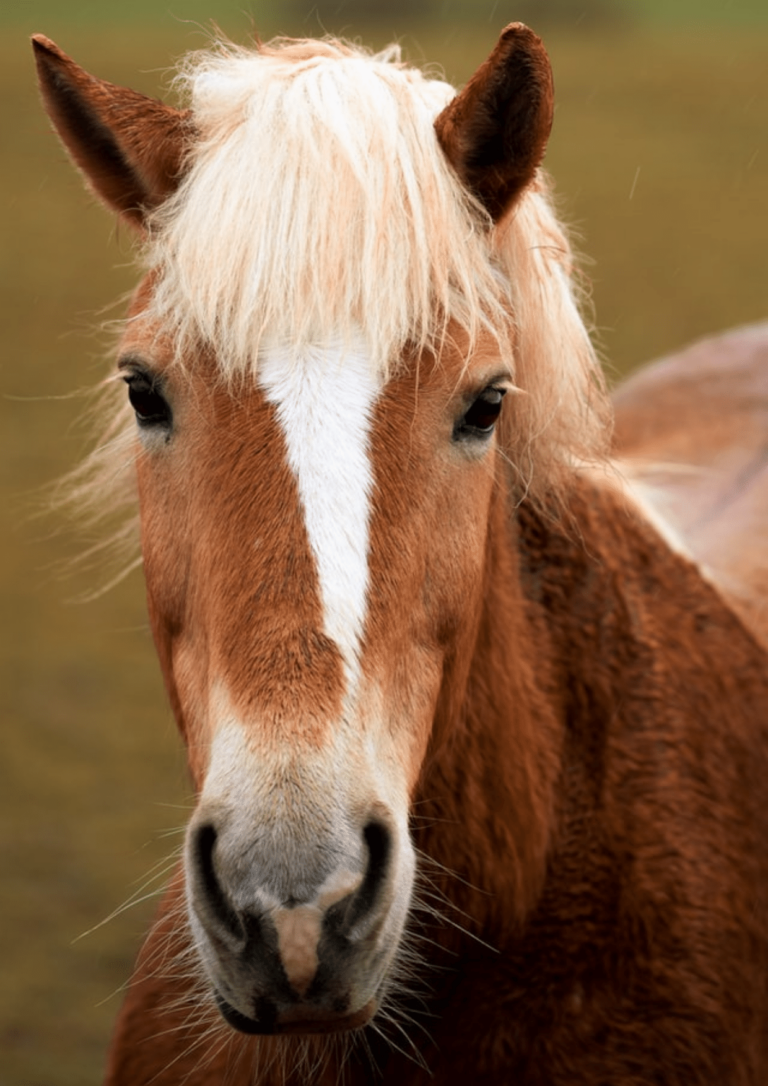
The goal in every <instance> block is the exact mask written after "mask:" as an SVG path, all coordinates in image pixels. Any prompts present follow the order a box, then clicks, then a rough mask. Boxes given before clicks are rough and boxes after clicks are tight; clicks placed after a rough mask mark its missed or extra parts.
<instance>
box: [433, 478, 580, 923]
mask: <svg viewBox="0 0 768 1086" xmlns="http://www.w3.org/2000/svg"><path fill="white" fill-rule="evenodd" d="M497 490H498V493H497V495H496V500H495V501H494V505H493V511H492V514H491V521H490V524H489V533H488V542H487V552H486V564H485V575H484V584H483V599H482V603H481V608H480V615H479V622H478V627H477V634H476V639H475V642H474V649H473V651H472V652H471V654H470V655H469V658H468V663H467V662H466V661H465V662H464V663H463V665H462V664H461V663H460V662H459V661H458V660H454V661H452V662H451V663H450V664H449V666H448V667H447V668H446V672H445V678H444V683H443V688H442V692H441V698H440V702H439V705H438V709H437V713H436V717H435V724H434V731H433V741H432V746H431V749H430V752H429V755H428V758H427V760H426V762H425V767H424V771H423V773H422V778H421V781H420V786H419V795H418V796H417V797H416V804H415V806H414V812H415V813H414V836H415V840H416V844H417V847H418V848H419V849H420V850H421V852H422V854H423V856H424V860H423V865H424V870H423V874H424V878H425V881H426V884H427V887H428V891H427V893H429V890H430V889H435V888H436V889H437V892H438V895H443V896H444V897H446V898H447V899H449V901H450V902H451V903H452V904H453V905H455V906H456V907H458V908H459V909H460V910H461V911H462V912H463V913H465V914H467V915H468V916H470V917H471V918H472V919H473V921H474V923H475V925H477V926H479V927H480V928H481V929H482V930H483V931H484V932H486V933H488V934H489V935H491V937H492V933H493V932H494V930H496V931H498V932H502V931H506V932H509V930H510V921H511V920H512V919H515V918H516V919H517V920H518V921H519V922H522V921H523V919H524V918H525V917H526V916H527V915H528V914H529V913H530V911H531V909H532V908H533V906H534V904H535V902H536V901H537V899H538V897H539V895H540V892H541V889H542V886H543V882H544V875H545V869H546V861H547V854H548V850H549V845H550V840H551V837H552V834H553V828H554V821H555V786H556V781H557V778H558V775H559V771H560V750H561V747H562V732H563V727H562V713H561V712H559V711H558V705H557V698H556V696H555V695H554V693H553V685H554V684H553V682H552V679H551V670H552V666H553V665H552V661H553V649H552V645H551V640H550V632H549V629H548V627H547V625H546V623H545V622H544V621H543V618H542V613H541V612H540V611H539V609H538V608H537V606H536V605H535V604H532V603H531V601H530V600H529V599H528V598H527V596H526V592H525V591H524V580H523V575H524V571H523V570H522V566H521V548H520V536H521V526H520V524H519V522H518V518H517V516H516V514H515V512H514V509H515V505H514V501H513V496H512V494H511V493H510V492H509V490H508V488H507V487H506V484H505V482H503V481H500V483H499V484H498V486H497Z"/></svg>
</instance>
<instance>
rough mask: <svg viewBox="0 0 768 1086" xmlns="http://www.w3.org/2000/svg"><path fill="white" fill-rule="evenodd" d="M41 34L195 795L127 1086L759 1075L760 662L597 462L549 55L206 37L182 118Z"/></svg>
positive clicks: (763, 1067) (158, 634)
mask: <svg viewBox="0 0 768 1086" xmlns="http://www.w3.org/2000/svg"><path fill="white" fill-rule="evenodd" d="M34 46H35V52H36V57H37V62H38V69H39V75H40V83H41V88H42V94H43V100H44V102H45V105H46V108H47V110H48V113H49V115H50V117H51V119H52V121H53V123H54V126H55V128H56V130H57V132H58V133H59V135H60V137H61V139H62V140H63V142H64V144H65V146H66V147H67V149H68V150H69V152H70V154H71V156H72V158H73V160H74V161H75V163H76V164H77V165H78V166H79V168H80V169H81V170H82V172H83V173H84V175H85V178H86V180H87V182H88V183H89V184H90V186H91V187H92V188H93V190H94V191H95V192H96V193H97V194H98V195H99V196H100V197H101V198H102V200H104V201H105V202H106V204H107V205H108V206H109V207H110V208H112V209H113V210H114V211H116V212H117V213H118V214H119V215H120V216H121V217H122V218H123V219H124V220H126V221H127V222H129V223H130V224H132V225H133V226H134V227H135V228H136V231H137V234H138V235H139V237H140V239H141V243H142V253H143V265H144V270H145V275H144V278H143V280H142V282H141V285H140V286H139V288H138V290H137V292H136V294H135V297H134V300H133V304H132V307H131V310H130V314H129V316H128V319H127V321H126V323H125V328H124V333H123V337H122V342H121V346H120V350H119V354H118V358H117V373H118V374H119V375H120V376H121V377H122V378H123V381H124V383H125V386H126V390H127V399H128V401H129V405H130V406H128V404H126V405H125V406H123V407H120V408H119V409H118V408H116V409H115V410H116V414H115V421H114V423H113V425H112V429H111V432H112V435H113V439H112V440H111V441H109V442H106V443H103V444H102V445H100V446H99V449H98V451H97V452H96V453H95V454H94V456H93V457H92V459H91V461H90V462H89V465H88V468H87V471H88V472H89V476H88V477H89V478H90V484H89V487H90V490H89V498H90V501H91V502H92V503H93V502H95V503H98V502H100V501H103V502H104V503H105V504H108V503H109V501H110V497H111V494H110V489H111V487H113V486H114V479H115V477H116V472H117V473H119V472H126V473H128V474H129V475H130V476H131V477H133V478H134V479H135V481H136V485H137V489H138V495H139V514H140V524H141V548H142V556H143V564H144V570H145V576H146V584H147V599H148V608H149V615H150V621H151V625H152V629H153V632H154V637H155V642H156V645H157V651H158V654H159V657H160V662H161V666H162V670H163V674H164V677H165V682H166V686H167V689H168V693H169V697H170V700H171V704H172V706H173V710H174V713H175V715H176V719H177V721H178V725H179V728H180V731H181V733H182V735H183V737H184V741H185V743H186V745H187V749H188V752H189V765H190V772H191V775H192V779H193V782H194V787H195V791H196V795H197V803H196V809H195V811H194V813H193V815H192V818H191V820H190V824H189V828H188V832H187V839H186V847H185V853H184V858H183V864H182V865H181V867H180V869H179V871H178V872H177V874H176V875H175V876H174V878H173V879H172V881H171V884H170V887H169V889H168V891H167V894H166V897H165V899H164V901H163V903H162V905H161V907H160V912H159V915H158V918H157V921H156V923H155V925H154V927H153V929H152V931H151V932H150V934H149V936H148V938H147V941H146V943H145V946H144V949H143V950H142V952H141V955H140V958H139V962H138V964H137V967H136V972H135V976H134V978H133V981H132V984H131V986H130V988H129V990H128V994H127V997H126V1000H125V1003H124V1007H123V1010H122V1013H121V1016H120V1019H119V1022H118V1025H117V1029H116V1033H115V1037H114V1041H113V1046H112V1050H111V1054H110V1061H109V1070H108V1073H107V1082H108V1083H110V1084H112V1086H118V1084H123V1086H128V1084H130V1086H138V1084H148V1083H156V1084H166V1086H168V1084H171V1083H189V1084H194V1083H198V1084H202V1083H206V1084H213V1083H221V1084H225V1083H226V1084H228V1086H230V1084H231V1086H234V1084H245V1083H260V1084H266V1083H284V1082H286V1083H287V1082H291V1083H309V1082H312V1083H336V1082H342V1081H343V1082H348V1083H350V1084H351V1086H355V1084H362V1083H367V1082H371V1083H373V1082H377V1081H385V1082H391V1083H398V1084H401V1083H402V1084H406V1083H407V1084H417V1083H425V1084H426V1083H441V1084H451V1083H462V1084H464V1083H467V1082H472V1083H476V1084H491V1083H494V1084H496V1083H498V1082H501V1081H503V1082H508V1083H516V1084H521V1086H522V1084H525V1086H538V1084H542V1086H543V1084H547V1086H566V1084H567V1086H579V1084H583V1086H586V1084H590V1086H597V1084H606V1086H607V1084H611V1086H639V1084H643V1086H646V1084H650V1083H654V1084H661V1083H664V1084H669V1086H672V1084H680V1086H682V1084H684V1086H696V1084H699V1086H701V1084H709V1086H715V1084H716V1086H723V1084H725V1083H727V1084H729V1086H742V1084H744V1086H746V1084H748V1083H749V1084H755V1086H757V1084H760V1086H762V1084H763V1083H764V1082H765V1080H766V1077H767V1076H768V992H767V991H766V987H767V984H768V980H767V978H768V972H767V969H766V966H767V964H768V963H767V961H766V958H767V954H766V949H767V948H766V925H767V924H768V917H767V915H766V898H767V895H768V870H766V848H765V841H766V838H767V836H768V832H767V831H768V812H767V811H766V803H765V791H766V786H765V781H766V776H767V770H768V765H767V764H766V763H767V760H768V754H767V753H766V750H767V746H766V730H767V728H768V678H767V671H766V664H767V663H768V661H767V659H766V649H765V647H764V645H763V644H762V642H761V640H760V637H759V631H757V630H756V629H751V628H750V626H749V622H748V616H746V617H743V616H742V617H740V615H739V614H738V613H737V612H736V611H735V610H734V609H733V608H732V606H731V605H730V603H729V601H728V599H727V596H726V594H725V592H724V591H723V590H721V589H719V588H717V587H714V586H713V584H712V580H713V578H711V577H710V578H707V577H705V576H703V575H702V572H701V570H700V569H699V568H698V566H697V564H696V562H695V561H694V560H693V559H692V558H691V557H690V556H686V555H684V554H681V553H680V551H681V549H682V548H677V547H674V546H670V544H669V541H668V539H667V537H666V533H665V531H664V530H663V527H662V530H661V531H660V530H659V523H658V517H657V516H646V515H645V513H644V506H643V503H642V501H639V500H635V498H634V497H633V494H632V493H631V492H630V493H628V492H627V490H626V489H625V488H624V487H623V486H622V485H621V484H620V483H617V476H616V474H615V472H614V470H613V469H612V468H611V466H610V461H609V452H610V409H609V405H608V400H607V397H606V394H605V391H604V388H603V384H602V380H601V377H600V370H599V366H598V364H597V361H596V357H595V354H594V351H593V349H592V346H591V343H590V340H589V336H588V333H587V331H586V329H585V326H584V323H583V321H582V319H581V317H580V315H579V310H578V306H577V299H576V297H575V292H574V287H573V282H572V276H571V272H572V256H571V252H570V249H569V245H568V241H567V238H566V235H565V233H564V231H563V229H562V227H561V226H560V224H559V223H558V221H557V218H556V216H555V214H554V212H553V209H552V205H551V202H550V198H549V189H548V183H547V179H546V177H545V175H544V174H543V172H542V170H541V168H540V162H541V159H542V157H543V154H544V149H545V145H546V141H547V137H548V134H549V129H550V125H551V120H552V110H553V92H552V80H551V74H550V68H549V63H548V60H547V56H546V53H545V51H544V48H543V46H542V44H541V42H540V41H539V39H538V38H537V37H536V36H535V35H534V34H533V33H532V32H531V31H530V30H528V29H527V28H526V27H524V26H522V25H521V24H511V25H510V26H508V27H507V28H506V29H505V30H504V32H503V33H502V35H501V38H500V39H499V42H498V44H497V46H496V48H495V49H494V51H493V52H492V53H491V55H490V57H489V58H488V60H487V61H486V62H485V63H484V64H483V65H482V66H481V67H480V69H479V70H478V71H477V73H476V74H475V76H474V77H473V78H472V79H471V80H470V82H469V83H468V84H467V86H466V87H465V88H464V89H463V90H462V91H461V92H460V93H458V94H456V93H455V92H454V90H453V89H452V88H451V87H449V86H447V85H446V84H445V83H442V82H440V81H438V80H434V79H428V78H426V77H424V76H423V75H422V74H421V73H419V72H418V71H415V70H413V69H411V68H408V67H406V66H404V65H403V64H402V63H401V62H400V60H399V55H398V52H397V50H396V49H394V48H391V49H389V50H387V51H385V52H384V53H381V54H378V55H370V54H368V53H366V52H365V51H363V50H362V49H359V48H357V47H353V46H351V45H348V44H346V43H343V42H340V41H335V40H326V41H318V42H314V41H277V42H273V43H270V44H259V45H258V46H256V47H255V48H254V49H240V48H236V47H234V46H231V45H229V44H221V45H219V46H217V47H215V48H214V49H212V50H211V51H209V52H207V53H204V54H201V55H198V56H196V57H195V58H193V59H191V60H190V61H189V62H188V63H187V64H185V66H184V67H183V69H182V74H181V76H180V83H181V85H182V90H183V92H184V93H185V94H186V97H187V102H188V104H187V106H186V108H184V109H182V110H177V109H173V108H171V107H168V106H166V105H164V104H162V103H160V102H156V101H151V100H149V99H147V98H144V97H143V96H141V95H139V94H136V93H135V92H133V91H130V90H126V89H123V88H120V87H116V86H114V85H112V84H110V83H107V82H104V81H102V80H100V79H96V78H94V77H92V76H90V75H88V74H87V73H86V72H84V71H83V70H82V69H81V68H79V67H78V66H77V65H76V64H75V63H74V62H73V61H72V60H70V59H69V58H68V57H67V56H66V55H65V54H64V53H62V52H61V51H60V50H59V49H58V48H57V47H56V46H55V45H54V44H53V43H52V42H50V41H49V40H48V39H46V38H43V37H36V38H35V39H34ZM651 410H652V409H651ZM81 481H82V480H81ZM715 580H716V578H715Z"/></svg>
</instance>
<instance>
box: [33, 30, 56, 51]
mask: <svg viewBox="0 0 768 1086" xmlns="http://www.w3.org/2000/svg"><path fill="white" fill-rule="evenodd" d="M31 40H32V48H33V49H34V50H35V52H42V53H57V54H58V53H60V52H61V50H60V49H59V47H58V45H56V43H55V42H52V41H51V39H50V38H46V36H45V34H33V35H32V39H31Z"/></svg>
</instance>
